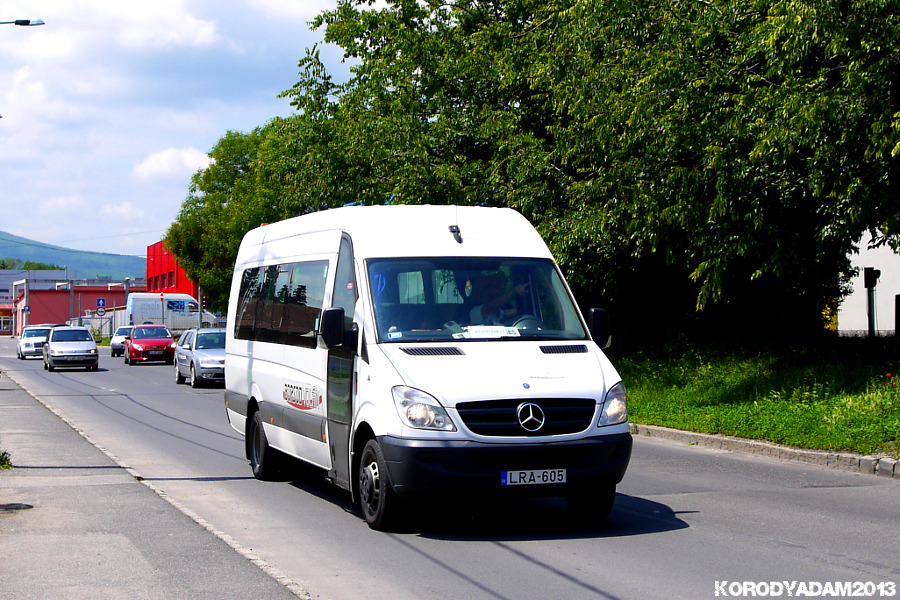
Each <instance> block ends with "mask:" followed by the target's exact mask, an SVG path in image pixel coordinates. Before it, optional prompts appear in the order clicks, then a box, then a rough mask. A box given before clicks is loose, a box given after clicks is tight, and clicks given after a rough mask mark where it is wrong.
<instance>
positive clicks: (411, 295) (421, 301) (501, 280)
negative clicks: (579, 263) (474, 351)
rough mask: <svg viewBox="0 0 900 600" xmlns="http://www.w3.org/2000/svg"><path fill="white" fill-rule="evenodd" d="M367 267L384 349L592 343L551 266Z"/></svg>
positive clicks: (409, 262) (461, 261)
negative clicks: (387, 345) (412, 344)
mask: <svg viewBox="0 0 900 600" xmlns="http://www.w3.org/2000/svg"><path fill="white" fill-rule="evenodd" d="M367 265H368V271H369V282H370V285H371V287H372V301H373V304H374V309H375V325H376V328H377V330H378V341H379V342H382V343H383V342H409V341H417V342H446V341H465V340H499V339H504V340H510V339H522V338H531V339H551V340H583V339H585V338H586V337H587V334H586V333H585V330H584V327H583V326H582V324H581V319H580V318H579V316H578V309H577V308H576V307H575V305H574V303H573V302H572V299H571V298H570V296H569V294H568V292H567V290H566V287H565V285H564V284H563V281H562V279H561V278H560V276H559V273H558V272H557V270H556V267H555V265H554V264H553V262H552V261H550V260H547V259H529V258H514V259H513V258H471V257H449V258H447V257H441V258H400V259H396V258H390V259H371V260H369V261H367Z"/></svg>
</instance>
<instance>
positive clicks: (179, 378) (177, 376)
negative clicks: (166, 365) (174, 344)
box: [175, 361, 184, 385]
mask: <svg viewBox="0 0 900 600" xmlns="http://www.w3.org/2000/svg"><path fill="white" fill-rule="evenodd" d="M179 383H184V375H182V374H181V371H179V370H178V361H176V362H175V385H178V384H179Z"/></svg>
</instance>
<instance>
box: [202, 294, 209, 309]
mask: <svg viewBox="0 0 900 600" xmlns="http://www.w3.org/2000/svg"><path fill="white" fill-rule="evenodd" d="M200 305H201V306H202V307H203V310H209V296H207V295H206V294H201V295H200Z"/></svg>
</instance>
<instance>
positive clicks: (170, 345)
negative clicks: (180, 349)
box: [169, 342, 177, 350]
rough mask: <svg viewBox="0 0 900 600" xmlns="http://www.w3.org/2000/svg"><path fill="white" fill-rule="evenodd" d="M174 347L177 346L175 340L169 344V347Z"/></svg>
mask: <svg viewBox="0 0 900 600" xmlns="http://www.w3.org/2000/svg"><path fill="white" fill-rule="evenodd" d="M176 347H177V344H176V343H175V342H172V343H171V344H169V348H171V349H172V350H174V349H175V348H176Z"/></svg>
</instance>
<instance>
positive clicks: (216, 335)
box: [197, 331, 225, 350]
mask: <svg viewBox="0 0 900 600" xmlns="http://www.w3.org/2000/svg"><path fill="white" fill-rule="evenodd" d="M223 348H225V332H224V331H221V332H219V331H214V332H211V333H201V334H199V335H197V350H220V349H223Z"/></svg>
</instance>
